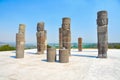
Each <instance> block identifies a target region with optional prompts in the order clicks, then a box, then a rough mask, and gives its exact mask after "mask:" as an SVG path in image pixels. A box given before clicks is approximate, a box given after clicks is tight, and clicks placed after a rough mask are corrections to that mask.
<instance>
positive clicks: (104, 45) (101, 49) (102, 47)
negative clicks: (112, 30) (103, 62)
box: [97, 11, 108, 58]
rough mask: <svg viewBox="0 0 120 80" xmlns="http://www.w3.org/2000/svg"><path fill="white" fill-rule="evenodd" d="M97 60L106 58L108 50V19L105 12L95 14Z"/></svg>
mask: <svg viewBox="0 0 120 80" xmlns="http://www.w3.org/2000/svg"><path fill="white" fill-rule="evenodd" d="M97 25H98V26H97V34H98V58H107V49H108V26H107V25H108V17H107V11H99V12H98V13H97Z"/></svg>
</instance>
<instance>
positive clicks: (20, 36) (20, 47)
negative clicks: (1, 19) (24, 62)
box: [16, 24, 25, 58]
mask: <svg viewBox="0 0 120 80" xmlns="http://www.w3.org/2000/svg"><path fill="white" fill-rule="evenodd" d="M24 47H25V25H24V24H20V25H19V33H17V34H16V58H24Z"/></svg>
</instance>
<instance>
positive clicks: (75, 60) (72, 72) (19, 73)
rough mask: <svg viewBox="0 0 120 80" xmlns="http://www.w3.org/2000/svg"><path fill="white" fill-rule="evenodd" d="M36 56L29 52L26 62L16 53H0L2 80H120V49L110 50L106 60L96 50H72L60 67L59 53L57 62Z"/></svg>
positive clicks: (44, 55) (33, 51)
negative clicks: (67, 60) (67, 61)
mask: <svg viewBox="0 0 120 80" xmlns="http://www.w3.org/2000/svg"><path fill="white" fill-rule="evenodd" d="M36 52H37V50H36V49H31V50H26V51H25V56H24V58H23V59H16V58H15V51H6V52H5V51H4V52H0V80H120V49H109V50H108V58H107V59H99V58H96V57H97V55H98V52H97V49H83V51H82V52H78V50H77V49H72V50H71V56H70V58H69V63H59V61H58V50H57V62H47V61H46V54H42V55H37V54H35V53H36ZM45 53H46V52H45Z"/></svg>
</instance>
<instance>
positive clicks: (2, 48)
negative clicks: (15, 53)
mask: <svg viewBox="0 0 120 80" xmlns="http://www.w3.org/2000/svg"><path fill="white" fill-rule="evenodd" d="M11 50H15V47H12V46H10V45H2V46H0V51H11Z"/></svg>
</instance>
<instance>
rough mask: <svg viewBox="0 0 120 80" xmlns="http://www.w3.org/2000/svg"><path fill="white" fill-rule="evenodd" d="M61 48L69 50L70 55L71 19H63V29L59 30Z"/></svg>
mask: <svg viewBox="0 0 120 80" xmlns="http://www.w3.org/2000/svg"><path fill="white" fill-rule="evenodd" d="M59 48H60V49H63V48H65V49H68V53H69V54H70V50H71V31H70V18H67V17H65V18H63V19H62V28H59Z"/></svg>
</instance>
